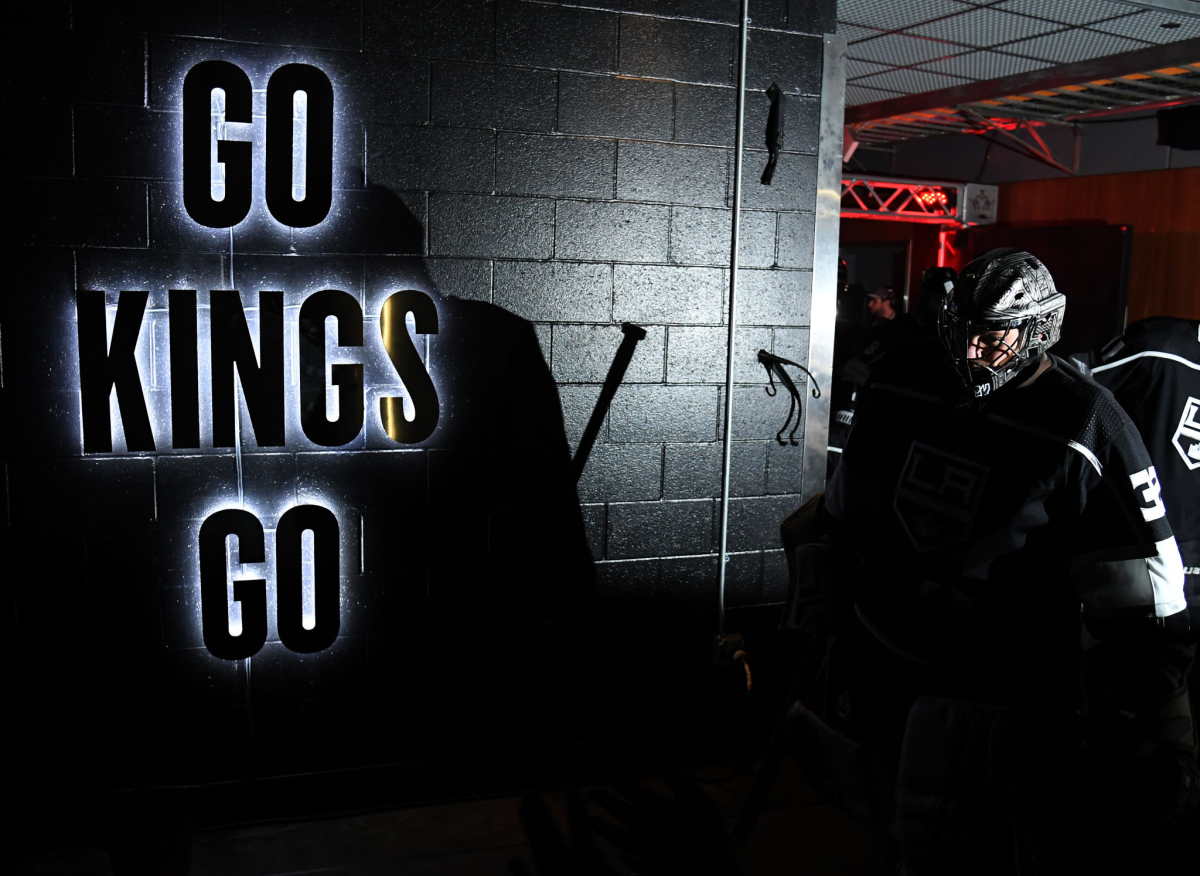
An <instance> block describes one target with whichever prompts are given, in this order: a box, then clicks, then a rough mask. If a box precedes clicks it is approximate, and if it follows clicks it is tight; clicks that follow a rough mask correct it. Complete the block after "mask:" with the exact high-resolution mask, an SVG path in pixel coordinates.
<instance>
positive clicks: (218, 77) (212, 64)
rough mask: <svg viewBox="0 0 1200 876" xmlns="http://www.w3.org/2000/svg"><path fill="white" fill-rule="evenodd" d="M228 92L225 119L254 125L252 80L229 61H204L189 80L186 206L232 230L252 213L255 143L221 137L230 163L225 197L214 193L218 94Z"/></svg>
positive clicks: (221, 155) (222, 154) (204, 221)
mask: <svg viewBox="0 0 1200 876" xmlns="http://www.w3.org/2000/svg"><path fill="white" fill-rule="evenodd" d="M217 89H221V90H222V91H224V92H225V121H227V122H251V121H253V118H252V116H251V104H252V102H253V97H254V94H253V92H252V91H251V89H250V78H249V77H248V76H246V74H245V73H243V72H242V70H241V68H239V67H235V66H234V65H233V64H230V63H229V62H228V61H203V62H201V63H199V64H197V65H196V66H195V67H193V68H192V69H191V70H189V71H188V74H187V76H186V77H185V78H184V80H183V206H184V208H185V209H186V210H187V212H188V215H189V216H191V217H192V218H193V219H195V220H196V221H197V222H199V223H200V224H201V225H207V226H208V227H209V228H232V227H233V226H234V225H237V224H238V223H239V222H241V221H242V220H243V219H245V218H246V214H247V213H249V212H250V154H251V149H252V145H251V144H250V143H245V142H238V141H234V140H225V139H223V138H221V137H217V154H216V160H217V161H218V162H220V163H221V164H223V165H225V194H224V197H223V198H222V199H221V200H219V201H218V200H215V199H214V198H213V192H212V174H213V155H212V149H211V145H212V137H213V130H212V128H213V119H212V93H213V92H214V91H216V90H217Z"/></svg>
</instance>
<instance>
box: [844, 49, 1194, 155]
mask: <svg viewBox="0 0 1200 876" xmlns="http://www.w3.org/2000/svg"><path fill="white" fill-rule="evenodd" d="M1195 101H1200V62H1198V63H1194V64H1179V65H1177V66H1170V67H1163V68H1159V69H1155V70H1147V71H1145V72H1137V73H1127V74H1125V75H1122V76H1116V77H1113V78H1106V79H1095V78H1093V79H1090V80H1088V81H1084V82H1079V83H1077V84H1067V85H1060V86H1057V87H1054V88H1041V89H1038V90H1036V91H1029V92H1023V93H1020V94H1010V95H1006V96H1003V97H995V98H990V99H987V100H977V101H974V102H970V103H960V104H956V105H954V106H943V107H936V108H933V109H924V110H920V111H919V112H908V113H903V114H900V115H893V116H889V117H887V118H880V119H871V120H869V121H861V122H857V123H854V124H850V125H848V126H847V130H848V132H849V134H850V136H851V137H852V138H853V140H855V141H857V142H860V143H875V144H886V143H893V142H896V141H900V140H912V139H917V138H921V137H935V136H940V135H942V134H982V133H991V132H995V133H998V134H999V135H1000V136H1002V137H1003V138H1004V139H1005V142H1006V143H1007V144H1009V145H1012V146H1014V148H1017V149H1019V150H1020V151H1022V152H1024V153H1025V154H1027V155H1029V156H1030V157H1033V158H1036V159H1038V160H1040V161H1044V162H1045V163H1047V164H1049V165H1051V166H1052V167H1055V168H1057V169H1058V170H1062V171H1064V172H1066V173H1073V172H1074V171H1075V170H1076V169H1077V168H1078V145H1076V155H1075V157H1074V158H1073V159H1072V160H1071V161H1070V162H1067V161H1065V160H1063V159H1060V158H1059V157H1058V156H1055V155H1054V153H1053V151H1052V150H1051V149H1050V148H1049V147H1048V146H1047V145H1046V143H1045V141H1044V140H1043V138H1042V137H1041V136H1040V135H1039V134H1038V132H1037V129H1038V128H1039V127H1042V126H1045V125H1073V124H1074V123H1076V122H1082V121H1087V120H1088V119H1093V118H1099V117H1102V116H1109V115H1115V114H1117V113H1123V112H1130V111H1133V110H1148V109H1157V108H1162V107H1170V106H1179V105H1182V104H1186V103H1192V102H1195ZM1022 132H1023V133H1025V134H1026V135H1027V136H1028V138H1029V139H1028V140H1027V139H1024V138H1021V137H1019V136H1018V134H1019V133H1022Z"/></svg>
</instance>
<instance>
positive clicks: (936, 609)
mask: <svg viewBox="0 0 1200 876" xmlns="http://www.w3.org/2000/svg"><path fill="white" fill-rule="evenodd" d="M943 356H944V353H943V351H942V349H941V347H940V345H938V344H937V343H936V341H930V342H918V343H915V344H912V345H909V346H908V347H905V348H903V349H900V350H897V351H895V352H894V353H893V354H892V355H890V356H889V361H888V363H887V367H886V368H885V369H880V370H878V371H877V372H876V375H877V376H876V377H875V378H874V379H873V380H872V382H871V383H869V384H868V385H867V387H866V388H865V390H864V392H863V393H862V394H860V405H859V409H858V413H857V415H856V418H855V425H854V428H853V430H852V431H851V434H850V437H849V440H848V441H847V444H846V447H845V451H844V454H843V460H842V465H841V467H839V469H838V471H837V473H836V474H835V476H834V478H833V481H832V482H831V483H830V486H829V489H828V490H827V492H826V507H827V510H828V513H829V515H830V516H831V517H832V518H833V520H834V521H835V523H834V525H835V538H836V539H837V541H839V542H840V543H841V545H842V547H843V548H844V550H843V551H841V553H842V555H843V556H846V557H849V558H850V565H851V567H852V571H851V572H850V573H849V574H850V578H851V581H852V587H853V589H854V598H855V603H856V607H857V609H858V612H859V615H860V617H861V618H862V619H863V621H864V623H866V624H867V625H868V627H869V628H871V629H872V630H873V632H875V634H876V635H877V636H879V637H880V638H881V639H883V640H884V641H885V642H887V643H888V644H889V645H890V646H892V647H893V649H894V650H897V651H899V652H900V653H905V654H907V655H909V656H912V657H913V658H914V659H917V660H922V661H933V662H941V661H950V662H953V663H958V664H962V663H963V662H968V663H969V662H974V661H976V660H981V661H988V662H991V661H1006V660H1008V659H1010V658H1011V657H1013V656H1016V655H1018V654H1021V656H1023V657H1028V656H1030V655H1028V653H1024V652H1027V651H1028V649H1029V648H1030V647H1031V644H1032V643H1046V642H1050V641H1058V642H1060V643H1061V642H1064V641H1070V640H1071V639H1072V638H1073V636H1072V630H1074V636H1075V637H1077V627H1075V626H1072V625H1075V624H1077V623H1078V618H1079V615H1080V605H1081V604H1082V606H1083V616H1084V620H1085V622H1086V623H1087V624H1088V627H1089V630H1090V631H1091V632H1092V634H1093V635H1095V636H1096V637H1097V638H1105V637H1108V636H1110V635H1114V634H1116V635H1121V636H1123V635H1126V634H1127V633H1128V632H1129V631H1130V630H1133V629H1135V628H1137V627H1143V628H1145V627H1149V628H1153V627H1154V626H1156V625H1162V624H1163V623H1164V620H1165V619H1166V618H1168V617H1174V616H1175V615H1177V614H1178V613H1179V612H1181V611H1183V610H1184V608H1185V607H1186V603H1185V601H1184V595H1183V569H1182V564H1181V562H1180V558H1179V552H1178V549H1177V546H1176V543H1175V539H1174V537H1173V536H1172V532H1171V529H1170V525H1169V523H1168V521H1167V519H1166V516H1165V511H1164V506H1163V502H1162V499H1161V495H1160V492H1161V489H1160V481H1159V477H1158V474H1157V472H1156V470H1155V467H1154V463H1153V461H1152V460H1151V459H1150V457H1149V455H1148V454H1147V452H1146V449H1145V447H1144V446H1143V444H1142V440H1141V437H1140V436H1139V434H1138V432H1137V429H1136V428H1135V426H1134V425H1133V423H1132V422H1131V421H1130V420H1129V417H1128V416H1126V415H1125V413H1124V412H1123V411H1122V410H1121V408H1120V407H1119V406H1118V405H1117V404H1116V403H1115V401H1114V400H1113V397H1112V395H1111V394H1110V393H1109V392H1108V391H1107V390H1105V389H1103V388H1102V387H1100V386H1098V385H1096V384H1095V383H1094V382H1093V381H1091V380H1089V379H1087V378H1086V377H1084V376H1083V375H1082V374H1081V373H1080V372H1079V371H1078V370H1077V369H1075V368H1074V367H1072V366H1071V365H1069V364H1067V363H1066V362H1064V361H1063V360H1062V359H1059V358H1057V357H1051V359H1052V367H1051V368H1050V369H1049V370H1048V371H1046V372H1045V373H1043V374H1042V375H1041V376H1040V377H1039V379H1038V380H1036V381H1035V382H1034V383H1032V384H1030V385H1029V386H1025V387H1010V388H1007V389H1006V390H1005V391H1003V392H1000V393H997V395H996V396H994V397H993V398H992V399H990V400H989V402H988V403H987V404H986V406H985V407H984V408H983V409H982V410H976V411H970V412H965V413H960V412H958V411H957V410H956V406H955V402H956V401H957V400H958V399H959V398H960V397H961V395H962V385H961V383H959V381H958V379H957V377H956V376H955V375H954V374H952V373H951V372H950V370H949V369H947V368H946V367H945V365H944V363H943ZM1183 617H1186V615H1182V616H1181V617H1179V618H1175V621H1179V620H1181V619H1182V618H1183Z"/></svg>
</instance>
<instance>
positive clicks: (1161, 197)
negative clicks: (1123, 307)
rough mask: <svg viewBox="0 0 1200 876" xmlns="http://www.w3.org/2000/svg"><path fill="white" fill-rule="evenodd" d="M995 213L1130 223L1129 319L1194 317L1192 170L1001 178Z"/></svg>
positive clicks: (1197, 197) (1196, 180)
mask: <svg viewBox="0 0 1200 876" xmlns="http://www.w3.org/2000/svg"><path fill="white" fill-rule="evenodd" d="M998 218H999V221H1001V222H1022V223H1024V222H1063V223H1066V222H1076V221H1088V220H1092V221H1095V220H1100V221H1103V222H1106V223H1110V224H1114V225H1130V226H1132V227H1133V247H1132V254H1131V264H1130V269H1129V322H1134V321H1135V320H1139V319H1143V318H1145V317H1147V316H1179V317H1184V318H1187V319H1200V168H1195V167H1193V168H1180V169H1177V170H1153V171H1146V172H1144V173H1120V174H1109V175H1102V176H1081V177H1067V178H1065V179H1046V180H1031V181H1029V182H1016V183H1006V184H1003V185H1001V186H1000V215H999V217H998Z"/></svg>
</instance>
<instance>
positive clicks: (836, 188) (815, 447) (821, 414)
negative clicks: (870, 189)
mask: <svg viewBox="0 0 1200 876" xmlns="http://www.w3.org/2000/svg"><path fill="white" fill-rule="evenodd" d="M845 113H846V38H845V37H844V36H837V35H835V34H828V33H827V34H825V64H824V67H823V70H822V74H821V122H820V132H819V135H818V139H817V215H816V227H815V229H814V232H813V276H812V308H811V311H810V312H811V314H812V317H811V319H810V320H809V329H808V370H809V371H810V372H812V375H813V377H814V378H815V379H816V381H817V384H818V385H819V386H827V387H829V388H830V391H829V392H822V393H821V397H820V398H810V399H808V404H806V405H805V406H804V469H803V474H802V475H801V478H802V481H801V487H800V498H801V501H805V502H807V501H808V500H809V499H811V498H812V497H813V496H815V495H816V494H817V493H820V492H822V491H824V489H825V470H826V465H825V463H826V459H827V454H828V452H829V399H830V397H831V396H832V395H833V380H832V376H833V329H834V323H835V321H836V319H837V273H838V232H839V230H840V223H841V210H842V197H841V195H842V142H843V141H842V136H843V130H844V123H845Z"/></svg>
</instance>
